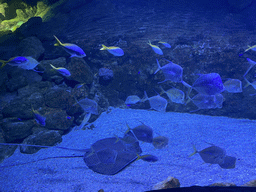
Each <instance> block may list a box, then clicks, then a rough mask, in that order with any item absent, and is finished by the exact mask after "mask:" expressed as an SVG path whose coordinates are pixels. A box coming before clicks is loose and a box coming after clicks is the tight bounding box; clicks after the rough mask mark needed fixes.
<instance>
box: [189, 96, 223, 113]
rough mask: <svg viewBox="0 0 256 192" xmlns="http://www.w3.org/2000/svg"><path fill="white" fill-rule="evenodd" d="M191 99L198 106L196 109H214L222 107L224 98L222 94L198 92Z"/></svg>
mask: <svg viewBox="0 0 256 192" xmlns="http://www.w3.org/2000/svg"><path fill="white" fill-rule="evenodd" d="M191 100H192V102H193V103H194V104H195V105H196V106H197V107H198V109H215V108H222V103H223V101H224V98H223V95H222V94H217V95H205V94H200V93H199V94H197V95H195V96H194V97H193V98H192V99H191Z"/></svg>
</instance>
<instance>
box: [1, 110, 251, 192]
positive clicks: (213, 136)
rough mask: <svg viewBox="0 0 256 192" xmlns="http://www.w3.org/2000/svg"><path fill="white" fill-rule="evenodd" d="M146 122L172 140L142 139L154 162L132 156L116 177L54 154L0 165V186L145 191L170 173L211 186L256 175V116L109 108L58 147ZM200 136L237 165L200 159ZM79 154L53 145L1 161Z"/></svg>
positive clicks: (3, 188)
mask: <svg viewBox="0 0 256 192" xmlns="http://www.w3.org/2000/svg"><path fill="white" fill-rule="evenodd" d="M139 121H142V122H144V123H145V124H146V125H149V126H151V127H152V128H153V130H154V136H158V135H163V136H167V137H168V138H169V139H170V142H169V145H168V147H166V148H164V149H154V147H153V146H152V145H151V144H148V143H141V148H142V150H143V153H144V154H153V155H156V156H158V157H159V161H158V162H156V163H148V162H144V161H142V160H140V161H136V162H134V163H132V164H131V165H130V166H128V167H127V168H126V169H124V170H123V171H122V172H120V173H118V174H116V175H114V176H106V175H101V174H98V173H95V172H93V171H92V170H90V169H88V168H87V166H86V165H85V163H84V161H83V159H82V158H72V159H52V160H45V161H40V162H36V163H31V164H28V165H20V166H16V167H9V168H0V171H1V174H0V191H12V192H14V191H34V192H35V191H40V192H41V191H45V192H46V191H47V192H50V191H62V192H65V191H69V192H70V191H87V192H95V191H98V190H99V189H101V188H102V189H104V191H105V192H110V191H111V192H116V191H122V192H123V191H127V192H128V191H129V192H130V191H138V192H140V191H146V190H151V189H152V187H153V186H154V185H155V184H156V183H158V182H160V181H162V180H164V179H166V178H167V177H168V176H173V177H176V178H178V179H179V181H180V183H181V186H183V187H184V186H191V185H201V186H203V185H209V184H212V183H215V182H233V183H235V184H237V185H242V184H244V183H245V182H248V181H250V180H253V179H256V175H255V168H256V158H255V155H256V154H255V150H256V142H255V140H256V139H255V138H256V137H255V133H256V126H255V125H256V121H251V120H246V119H231V118H227V117H211V116H203V115H196V114H184V113H172V112H168V113H160V112H155V111H146V110H134V109H118V108H113V109H112V111H111V112H110V113H102V114H101V116H100V117H99V118H98V119H97V120H96V121H95V122H94V123H93V124H94V125H95V128H94V129H93V130H79V131H73V132H71V133H69V134H68V135H66V136H63V142H62V143H61V144H59V146H62V147H70V148H80V149H84V148H89V147H90V145H91V144H93V143H94V142H96V141H97V140H99V139H103V138H106V137H113V135H114V134H116V135H118V136H123V133H124V132H125V130H126V125H125V123H126V122H127V123H128V124H129V125H130V127H135V126H137V125H140V122H139ZM204 141H207V142H209V143H213V144H215V145H217V146H219V147H222V148H225V149H226V151H227V155H230V156H235V157H236V158H237V159H238V160H237V163H236V168H235V169H221V168H220V167H219V166H218V165H211V166H209V164H203V161H202V159H201V158H200V156H199V155H198V154H196V155H194V156H192V157H190V158H188V155H189V154H191V153H192V152H193V147H192V143H194V144H195V145H196V147H197V149H198V150H202V149H204V148H206V147H208V146H209V145H208V144H206V143H205V142H204ZM72 154H82V153H79V152H72V151H65V150H61V149H56V148H50V149H42V150H40V151H39V152H37V153H36V154H33V155H26V154H21V153H20V152H19V150H16V152H15V154H14V155H13V156H11V157H10V158H8V159H6V160H5V161H4V162H3V163H2V164H1V166H4V165H8V164H13V163H17V162H28V161H32V160H36V159H40V158H44V157H50V156H60V155H72Z"/></svg>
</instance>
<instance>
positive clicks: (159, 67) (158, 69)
mask: <svg viewBox="0 0 256 192" xmlns="http://www.w3.org/2000/svg"><path fill="white" fill-rule="evenodd" d="M156 62H157V66H158V68H157V70H156V71H155V73H154V74H156V73H157V72H158V71H160V69H161V66H160V64H159V62H158V59H156Z"/></svg>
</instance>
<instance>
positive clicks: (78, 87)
mask: <svg viewBox="0 0 256 192" xmlns="http://www.w3.org/2000/svg"><path fill="white" fill-rule="evenodd" d="M84 84H85V83H81V84H78V85H77V87H76V88H77V89H80V88H81V87H83V86H84Z"/></svg>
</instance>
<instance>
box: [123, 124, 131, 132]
mask: <svg viewBox="0 0 256 192" xmlns="http://www.w3.org/2000/svg"><path fill="white" fill-rule="evenodd" d="M126 126H127V128H128V129H127V130H126V131H125V133H124V134H127V133H128V132H129V131H131V127H130V126H129V125H128V123H127V122H126Z"/></svg>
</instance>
